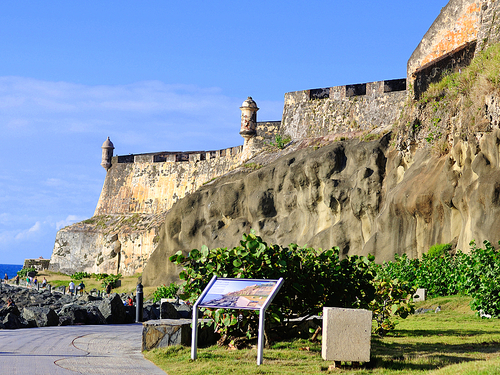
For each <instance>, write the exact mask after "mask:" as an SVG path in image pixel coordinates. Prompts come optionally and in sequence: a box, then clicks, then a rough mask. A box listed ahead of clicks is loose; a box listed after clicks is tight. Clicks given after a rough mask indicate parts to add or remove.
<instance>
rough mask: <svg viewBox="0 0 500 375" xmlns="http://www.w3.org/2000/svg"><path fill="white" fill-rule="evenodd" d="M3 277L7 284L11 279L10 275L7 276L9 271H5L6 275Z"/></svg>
mask: <svg viewBox="0 0 500 375" xmlns="http://www.w3.org/2000/svg"><path fill="white" fill-rule="evenodd" d="M3 279H4V280H5V284H7V281H9V276H7V272H5V277H4V278H3Z"/></svg>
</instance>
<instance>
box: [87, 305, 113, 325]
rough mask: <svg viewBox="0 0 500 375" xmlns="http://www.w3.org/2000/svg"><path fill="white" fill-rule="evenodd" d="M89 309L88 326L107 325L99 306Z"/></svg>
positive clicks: (89, 307) (88, 307) (91, 306)
mask: <svg viewBox="0 0 500 375" xmlns="http://www.w3.org/2000/svg"><path fill="white" fill-rule="evenodd" d="M86 309H87V324H94V325H95V324H107V323H108V322H107V321H106V318H105V317H104V315H102V313H101V310H99V308H98V307H97V306H93V305H90V306H86Z"/></svg>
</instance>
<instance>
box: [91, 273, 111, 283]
mask: <svg viewBox="0 0 500 375" xmlns="http://www.w3.org/2000/svg"><path fill="white" fill-rule="evenodd" d="M108 276H109V275H108V274H107V273H93V274H92V277H93V278H94V279H96V280H97V281H99V280H103V279H105V278H106V277H108Z"/></svg>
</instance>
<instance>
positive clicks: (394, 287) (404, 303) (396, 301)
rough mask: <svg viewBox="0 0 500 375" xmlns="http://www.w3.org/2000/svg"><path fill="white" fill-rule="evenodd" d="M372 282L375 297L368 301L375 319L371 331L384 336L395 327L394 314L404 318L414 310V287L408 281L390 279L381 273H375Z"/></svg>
mask: <svg viewBox="0 0 500 375" xmlns="http://www.w3.org/2000/svg"><path fill="white" fill-rule="evenodd" d="M373 284H374V285H375V288H376V292H375V299H374V300H373V301H372V302H371V303H370V308H371V310H372V312H373V319H374V320H375V326H374V329H373V331H374V333H376V334H378V335H379V336H384V335H385V334H387V332H389V331H392V330H394V328H396V321H394V319H393V317H394V316H399V317H401V318H403V319H405V318H407V317H408V315H410V314H413V313H414V312H415V307H414V305H413V303H412V298H413V295H414V294H415V290H416V288H415V287H412V286H410V284H409V283H408V282H401V281H399V280H397V279H396V280H391V279H390V278H388V277H386V276H384V275H383V274H379V275H377V276H376V277H375V279H374V280H373Z"/></svg>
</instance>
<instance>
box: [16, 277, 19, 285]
mask: <svg viewBox="0 0 500 375" xmlns="http://www.w3.org/2000/svg"><path fill="white" fill-rule="evenodd" d="M16 285H19V275H16Z"/></svg>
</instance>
